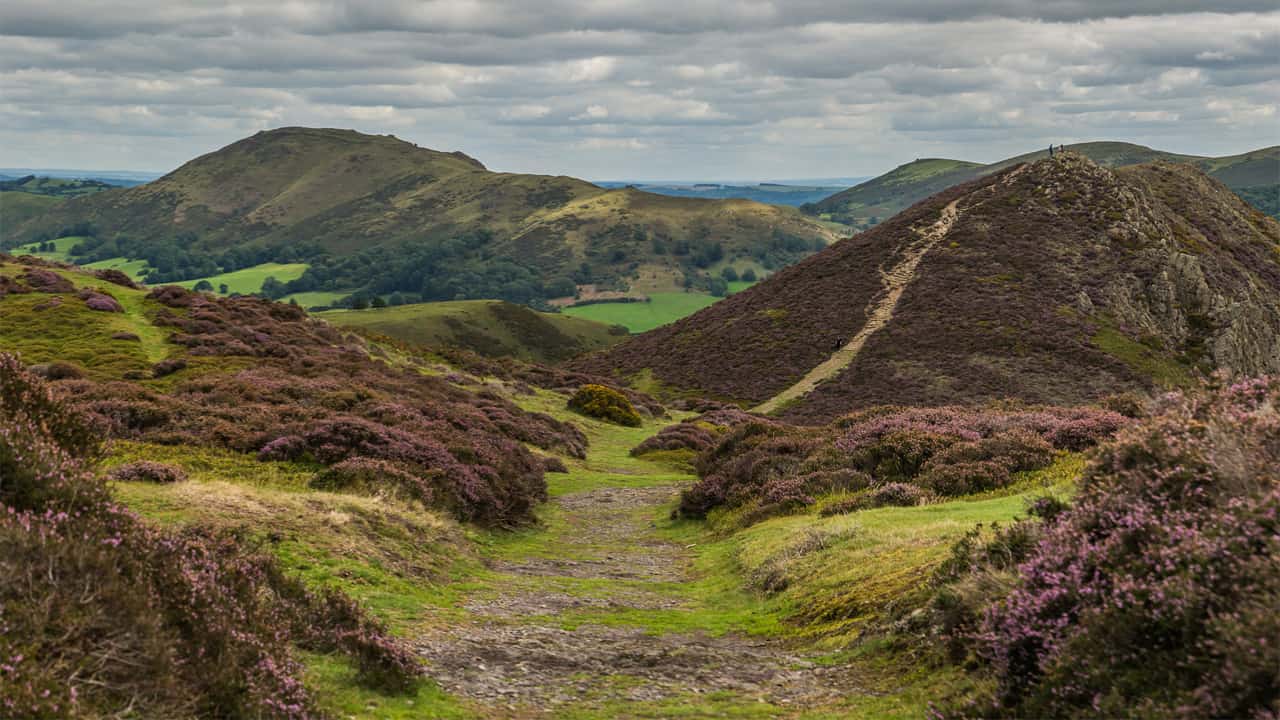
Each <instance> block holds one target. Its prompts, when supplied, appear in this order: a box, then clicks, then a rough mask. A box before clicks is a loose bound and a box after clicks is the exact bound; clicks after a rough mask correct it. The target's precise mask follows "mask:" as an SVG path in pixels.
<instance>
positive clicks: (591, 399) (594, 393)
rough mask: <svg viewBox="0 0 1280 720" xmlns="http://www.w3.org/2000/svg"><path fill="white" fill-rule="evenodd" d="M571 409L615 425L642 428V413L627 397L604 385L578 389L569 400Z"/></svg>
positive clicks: (584, 386) (592, 384)
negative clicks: (637, 410)
mask: <svg viewBox="0 0 1280 720" xmlns="http://www.w3.org/2000/svg"><path fill="white" fill-rule="evenodd" d="M569 409H570V410H573V411H574V412H577V413H581V414H583V415H586V416H587V417H593V418H598V419H600V420H607V421H608V422H611V423H614V424H615V425H626V426H627V427H640V424H641V420H640V413H638V412H636V409H635V407H634V406H632V404H631V401H630V400H628V399H627V396H626V395H623V394H622V393H620V392H618V391H617V390H614V389H613V388H611V387H605V386H604V385H596V384H594V383H591V384H588V385H583V386H582V387H580V388H578V391H577V392H576V393H574V394H573V397H571V398H569Z"/></svg>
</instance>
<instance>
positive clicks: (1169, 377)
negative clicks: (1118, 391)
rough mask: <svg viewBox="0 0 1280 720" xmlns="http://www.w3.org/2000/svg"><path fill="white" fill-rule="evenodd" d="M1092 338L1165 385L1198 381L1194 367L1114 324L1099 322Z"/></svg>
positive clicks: (1120, 358) (1171, 385)
mask: <svg viewBox="0 0 1280 720" xmlns="http://www.w3.org/2000/svg"><path fill="white" fill-rule="evenodd" d="M1092 342H1093V345H1094V347H1096V348H1098V349H1099V350H1101V351H1103V352H1105V353H1107V354H1108V355H1111V356H1112V357H1114V358H1116V359H1118V360H1120V361H1121V362H1123V363H1124V364H1125V365H1128V366H1129V367H1130V368H1131V369H1133V370H1134V371H1136V372H1138V373H1139V374H1141V375H1143V376H1146V377H1149V378H1151V379H1153V380H1154V381H1155V382H1156V383H1157V384H1159V385H1163V386H1164V387H1190V386H1191V385H1193V384H1194V383H1195V380H1194V379H1193V377H1192V375H1191V371H1190V370H1189V369H1188V368H1187V367H1186V366H1185V365H1182V364H1181V363H1179V362H1178V361H1177V360H1175V359H1173V358H1172V357H1169V356H1168V355H1167V354H1165V353H1161V352H1158V351H1156V350H1154V349H1152V348H1150V347H1147V346H1146V345H1143V344H1142V343H1140V342H1137V341H1136V340H1133V339H1132V338H1130V337H1129V336H1128V335H1125V334H1124V333H1122V332H1120V331H1119V330H1118V329H1116V328H1115V327H1113V326H1111V325H1107V324H1104V325H1102V326H1100V327H1099V328H1098V331H1097V332H1096V333H1094V335H1093V338H1092Z"/></svg>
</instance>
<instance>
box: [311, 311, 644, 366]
mask: <svg viewBox="0 0 1280 720" xmlns="http://www.w3.org/2000/svg"><path fill="white" fill-rule="evenodd" d="M318 316H319V317H321V318H323V319H324V320H325V321H326V322H330V323H333V324H334V325H338V326H339V327H351V328H359V329H363V330H372V331H373V332H376V333H380V334H382V335H388V336H390V337H393V338H396V339H397V340H404V341H406V342H412V343H417V344H419V345H428V346H431V347H455V348H462V349H464V350H470V351H472V352H475V353H477V354H480V355H484V356H486V357H514V358H519V359H521V360H525V361H533V362H540V363H556V362H560V361H562V360H567V359H569V358H571V357H573V356H575V355H581V354H582V353H585V352H589V351H592V350H599V349H602V348H606V347H609V346H610V345H613V344H615V343H617V342H618V341H620V340H622V338H624V337H626V335H627V333H626V330H625V329H621V330H622V331H621V332H617V331H614V330H612V329H611V328H610V327H609V326H608V325H605V324H603V323H598V322H593V321H591V320H583V319H581V318H575V317H570V316H568V315H559V314H554V313H540V312H537V311H535V310H530V309H529V308H527V307H524V306H522V305H515V304H512V303H509V302H502V301H501V300H460V301H456V302H437V303H417V304H413V305H401V306H398V307H385V308H373V309H371V310H334V311H330V312H323V313H319V314H318Z"/></svg>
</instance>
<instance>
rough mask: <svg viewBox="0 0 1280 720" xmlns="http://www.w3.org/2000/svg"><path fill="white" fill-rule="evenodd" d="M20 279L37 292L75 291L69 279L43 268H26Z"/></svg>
mask: <svg viewBox="0 0 1280 720" xmlns="http://www.w3.org/2000/svg"><path fill="white" fill-rule="evenodd" d="M22 279H23V280H25V281H26V282H27V284H28V285H30V286H31V287H32V288H34V289H35V290H37V291H39V292H47V293H71V292H75V291H76V286H75V285H73V284H72V283H71V281H70V280H68V279H66V278H65V277H63V276H61V275H59V274H58V273H56V272H54V271H52V270H46V269H45V268H38V267H32V268H27V270H26V271H25V272H24V273H23V274H22Z"/></svg>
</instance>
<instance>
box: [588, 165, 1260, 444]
mask: <svg viewBox="0 0 1280 720" xmlns="http://www.w3.org/2000/svg"><path fill="white" fill-rule="evenodd" d="M948 208H954V216H953V217H950V218H949V217H948V214H949V212H950V211H949V210H948ZM939 230H941V234H940V236H939V235H938V231H939ZM877 326H878V327H877ZM864 328H870V330H871V332H868V333H862V335H863V336H862V337H860V331H862V330H864ZM857 342H860V343H861V344H860V345H858V346H857V347H856V348H853V351H852V352H846V353H845V354H846V355H847V357H845V358H843V362H836V363H834V364H833V365H832V366H831V367H828V368H827V369H826V370H825V371H824V372H823V375H822V377H817V378H810V380H811V381H812V383H811V384H812V386H813V388H814V389H813V390H812V392H803V391H801V392H798V393H797V394H796V395H795V397H793V398H790V402H789V403H779V405H780V407H773V406H766V407H765V408H764V409H766V410H769V409H777V410H779V411H780V412H781V413H782V414H783V415H784V416H787V417H792V418H796V419H802V420H821V419H828V418H831V417H834V416H835V415H837V414H839V413H841V412H846V411H848V410H849V409H851V408H854V407H861V406H867V405H873V404H881V403H894V404H909V405H941V404H947V403H956V402H970V403H979V402H984V401H987V400H992V399H999V398H1003V397H1008V396H1013V397H1018V398H1022V399H1024V400H1028V401H1033V402H1045V403H1060V404H1070V403H1077V402H1081V401H1086V400H1089V399H1092V398H1096V397H1098V396H1101V395H1104V394H1107V393H1110V392H1115V391H1117V390H1120V389H1126V388H1129V389H1141V388H1149V387H1152V386H1156V385H1176V384H1183V383H1186V382H1189V381H1190V379H1191V377H1192V376H1193V375H1194V373H1195V372H1196V371H1198V370H1209V369H1213V368H1222V369H1226V370H1229V371H1233V372H1241V373H1254V374H1257V373H1264V372H1276V371H1280V224H1278V223H1277V222H1276V221H1275V220H1273V219H1271V218H1268V217H1266V216H1265V215H1263V214H1262V213H1260V212H1258V211H1257V210H1256V209H1254V208H1252V207H1250V206H1248V205H1247V204H1245V203H1244V202H1243V201H1241V200H1240V199H1239V198H1238V197H1236V196H1235V195H1234V194H1232V193H1231V192H1230V191H1229V190H1228V189H1227V188H1226V187H1225V186H1223V185H1222V184H1220V183H1218V182H1217V181H1215V180H1213V179H1212V178H1209V177H1207V176H1205V175H1204V174H1203V173H1201V172H1199V171H1198V170H1196V169H1194V168H1192V167H1189V166H1187V165H1182V164H1174V163H1156V164H1150V165H1140V166H1135V167H1128V168H1120V169H1116V170H1111V169H1107V168H1104V167H1101V166H1099V165H1098V164H1096V163H1093V162H1092V161H1090V160H1088V159H1086V158H1083V157H1081V156H1079V155H1075V154H1069V155H1067V156H1066V157H1059V158H1055V159H1053V160H1042V161H1038V162H1036V163H1034V164H1030V165H1020V166H1016V167H1014V168H1011V169H1008V170H1005V171H1002V172H998V173H995V174H991V175H988V176H986V177H983V178H980V179H977V180H973V181H970V182H968V183H965V184H962V185H960V186H957V187H953V188H951V189H949V190H946V191H944V192H942V193H940V194H938V195H936V196H934V197H932V198H930V199H928V200H926V201H924V202H921V203H918V204H917V205H915V206H913V207H911V208H910V209H908V210H907V211H905V212H903V213H901V214H900V215H898V216H896V217H894V218H892V219H891V220H889V221H888V222H885V223H883V224H881V225H880V226H878V227H877V228H875V229H873V230H871V231H869V232H866V233H863V234H860V235H857V236H854V237H853V238H849V239H847V240H844V241H841V242H840V243H837V244H836V245H834V246H832V247H831V248H829V249H827V250H826V251H824V252H822V253H820V254H818V255H817V256H814V257H812V258H809V259H807V260H805V261H804V262H801V263H799V264H797V265H795V266H793V267H790V268H787V269H785V270H783V271H781V272H779V273H777V274H776V275H774V276H773V277H771V278H769V279H768V280H766V281H764V282H762V283H760V284H759V285H756V286H755V287H753V288H752V289H750V290H748V291H746V292H743V293H739V294H737V295H734V296H732V297H730V298H728V299H727V300H725V301H723V302H721V303H717V304H716V305H714V306H712V307H710V308H707V309H706V310H703V311H701V312H699V313H697V314H695V315H693V316H691V317H688V318H685V319H684V320H681V321H679V322H677V323H675V324H673V325H670V326H668V327H665V328H659V329H658V330H655V331H653V332H650V333H647V334H645V335H641V336H639V337H637V338H634V339H632V340H631V341H629V342H626V343H623V344H622V345H619V346H617V347H615V348H613V349H611V350H609V351H607V352H605V353H603V354H598V355H594V356H589V357H588V358H585V359H583V360H581V361H578V362H577V363H575V365H576V366H577V367H580V368H583V369H592V370H595V371H605V372H608V371H613V372H618V373H621V374H624V375H630V374H634V373H639V372H641V371H643V370H646V369H648V370H651V371H652V374H653V379H655V380H657V381H658V382H660V383H663V384H666V385H669V386H672V387H675V388H681V389H700V390H703V391H707V392H710V393H713V394H716V395H718V396H721V397H723V398H726V399H731V400H734V401H739V402H746V403H751V404H756V403H763V402H765V401H768V400H770V399H771V398H774V397H775V396H777V395H778V394H780V393H784V392H785V391H787V390H788V388H791V387H792V386H793V385H795V384H796V383H798V382H801V381H802V380H803V379H804V378H805V376H806V374H807V373H809V372H810V371H811V370H813V369H814V368H816V367H818V366H819V365H821V364H822V363H823V362H824V361H827V360H828V359H829V358H831V356H832V354H833V352H835V351H836V350H837V349H838V348H845V349H846V350H847V349H849V346H850V345H853V344H854V343H857ZM801 390H803V389H801ZM783 399H784V400H786V399H788V398H783Z"/></svg>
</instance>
